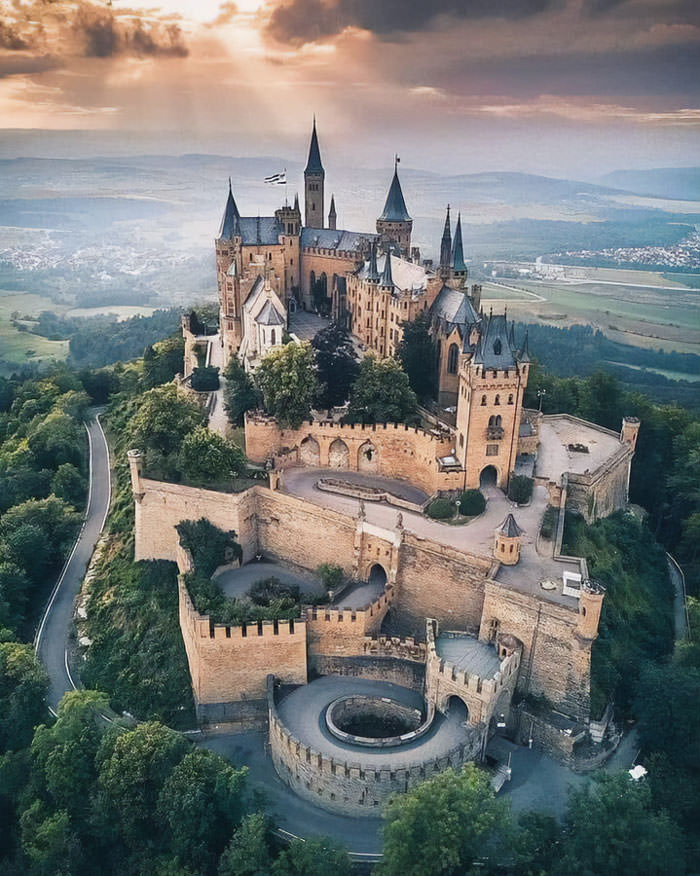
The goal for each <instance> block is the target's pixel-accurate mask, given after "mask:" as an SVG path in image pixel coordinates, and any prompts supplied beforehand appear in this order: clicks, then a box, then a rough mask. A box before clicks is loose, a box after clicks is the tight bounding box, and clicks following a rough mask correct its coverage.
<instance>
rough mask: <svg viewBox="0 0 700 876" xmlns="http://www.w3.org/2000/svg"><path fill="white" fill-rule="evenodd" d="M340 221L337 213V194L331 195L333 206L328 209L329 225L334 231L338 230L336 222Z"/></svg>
mask: <svg viewBox="0 0 700 876" xmlns="http://www.w3.org/2000/svg"><path fill="white" fill-rule="evenodd" d="M337 221H338V217H337V216H336V213H335V195H331V208H330V210H329V211H328V227H329V228H330V229H332V230H333V231H335V230H336V224H337Z"/></svg>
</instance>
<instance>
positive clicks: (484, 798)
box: [379, 764, 509, 876]
mask: <svg viewBox="0 0 700 876" xmlns="http://www.w3.org/2000/svg"><path fill="white" fill-rule="evenodd" d="M508 826H509V814H508V807H507V804H506V803H504V802H503V801H502V800H497V799H496V797H495V795H494V792H493V789H492V787H491V782H490V780H489V776H488V774H487V773H486V772H484V771H483V770H481V769H478V768H477V767H476V766H474V765H473V764H468V765H467V766H465V767H464V768H463V769H462V770H461V771H460V772H454V770H451V769H449V770H446V771H445V772H444V773H440V774H439V775H437V776H435V778H433V779H429V780H428V781H426V782H423V783H422V784H420V785H418V786H417V787H416V788H414V789H413V790H412V791H409V792H408V793H407V794H401V795H399V796H397V797H395V798H394V799H393V800H392V801H391V802H390V803H389V805H388V806H387V807H386V809H385V810H384V831H383V832H384V860H383V862H382V864H381V865H380V867H379V873H380V874H381V876H440V874H446V876H447V874H450V876H451V874H457V873H466V872H468V871H469V869H470V867H472V866H473V864H474V862H475V861H476V859H477V858H489V857H490V856H491V854H492V853H495V852H496V851H498V852H499V853H500V854H501V855H502V854H503V838H504V836H505V835H506V834H507V831H508ZM499 843H500V845H499Z"/></svg>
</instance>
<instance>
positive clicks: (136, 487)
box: [126, 450, 144, 502]
mask: <svg viewBox="0 0 700 876" xmlns="http://www.w3.org/2000/svg"><path fill="white" fill-rule="evenodd" d="M126 456H127V459H128V460H129V473H130V475H131V492H132V493H133V496H134V499H136V501H137V502H140V501H141V499H143V496H144V489H143V484H142V483H141V476H142V474H143V453H141V451H140V450H128V451H127V454H126Z"/></svg>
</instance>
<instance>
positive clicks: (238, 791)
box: [158, 749, 248, 871]
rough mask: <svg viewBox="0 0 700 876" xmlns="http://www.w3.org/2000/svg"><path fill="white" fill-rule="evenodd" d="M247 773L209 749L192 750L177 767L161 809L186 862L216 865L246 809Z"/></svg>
mask: <svg viewBox="0 0 700 876" xmlns="http://www.w3.org/2000/svg"><path fill="white" fill-rule="evenodd" d="M247 773H248V770H247V768H245V767H243V768H242V769H238V770H237V769H234V767H232V766H231V765H230V764H229V763H227V762H226V761H225V760H223V759H222V758H221V757H219V756H218V755H216V754H213V753H212V752H211V751H207V750H206V749H197V750H196V751H191V752H190V753H189V754H186V755H185V756H184V757H183V759H182V760H181V761H180V763H179V764H177V766H176V767H175V768H174V769H173V771H172V773H171V774H170V776H169V777H168V779H167V780H166V781H165V784H164V785H163V788H162V790H161V792H160V795H159V797H158V814H159V816H160V818H161V819H162V821H163V823H164V824H166V825H167V826H168V827H169V829H170V835H171V837H172V840H171V843H170V848H171V850H172V851H173V852H175V853H176V854H177V855H178V856H179V858H180V860H181V861H182V862H184V863H185V864H189V865H190V866H192V867H193V868H196V869H204V870H205V871H208V870H210V869H212V868H213V867H214V865H215V864H216V861H217V860H218V858H219V855H220V854H221V853H222V852H223V850H224V848H225V846H226V842H227V840H228V838H229V837H230V836H231V833H232V832H233V829H234V827H235V826H236V825H237V824H238V823H239V822H240V820H241V817H242V815H243V812H244V800H243V792H244V789H245V784H246V776H247Z"/></svg>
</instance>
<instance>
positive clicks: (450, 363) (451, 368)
mask: <svg viewBox="0 0 700 876" xmlns="http://www.w3.org/2000/svg"><path fill="white" fill-rule="evenodd" d="M458 360H459V347H458V346H457V344H450V349H449V352H448V354H447V371H448V373H449V374H456V373H457V362H458Z"/></svg>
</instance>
